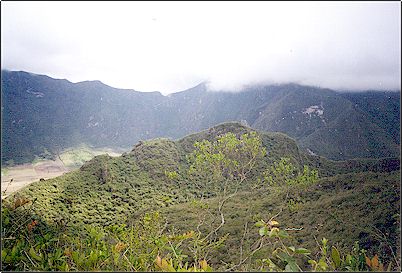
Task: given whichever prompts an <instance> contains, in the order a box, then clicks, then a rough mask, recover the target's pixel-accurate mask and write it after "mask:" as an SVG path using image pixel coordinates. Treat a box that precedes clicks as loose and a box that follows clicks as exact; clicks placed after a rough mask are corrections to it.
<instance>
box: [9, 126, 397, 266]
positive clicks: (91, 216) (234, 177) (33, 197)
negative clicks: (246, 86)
mask: <svg viewBox="0 0 402 273" xmlns="http://www.w3.org/2000/svg"><path fill="white" fill-rule="evenodd" d="M234 128H235V129H236V130H234ZM228 130H229V131H230V130H234V131H233V134H228V133H230V132H228ZM204 137H205V140H207V141H203V140H204ZM218 140H220V141H218ZM195 142H198V144H197V145H196V147H194V146H193V144H194V143H195ZM264 150H268V151H269V153H268V156H267V155H265V156H264V154H265V151H264ZM249 151H254V152H250V153H248V152H249ZM188 154H191V156H190V158H191V159H190V162H187V161H186V155H188ZM197 155H198V156H199V158H200V159H199V161H198V162H197ZM284 157H286V158H288V159H282V160H281V158H284ZM251 159H255V160H254V162H253V163H250V164H248V162H250V161H252V160H251ZM205 162H208V164H207V163H205ZM274 162H276V163H274ZM386 162H388V161H386ZM386 162H385V161H376V162H374V161H370V162H365V161H360V160H356V161H354V163H353V164H351V165H350V166H347V164H349V163H351V162H350V161H349V162H340V163H339V164H338V163H334V162H330V163H328V161H325V160H324V159H322V160H321V161H319V163H320V164H322V165H321V167H320V169H319V171H320V176H321V173H322V172H324V173H325V174H326V175H324V176H321V177H320V178H318V175H317V173H318V172H316V171H315V170H313V169H316V167H315V166H317V165H314V164H315V163H311V162H309V161H306V160H305V158H304V157H302V156H301V155H300V154H299V152H298V149H297V146H296V145H295V144H294V142H293V141H292V140H291V139H289V138H288V137H286V136H284V135H282V134H277V133H274V134H270V133H252V132H251V131H250V130H249V129H247V128H245V127H239V126H237V127H236V126H235V125H234V124H230V125H221V126H218V127H217V128H213V130H207V131H204V132H203V133H201V134H199V135H192V136H189V137H187V138H185V139H182V140H180V141H170V140H166V139H158V140H154V141H149V142H148V141H146V142H142V143H139V144H138V146H136V147H135V148H134V149H133V151H132V152H130V153H125V154H123V155H122V156H121V157H117V158H112V157H109V156H107V155H102V156H96V157H95V158H93V159H92V160H91V161H89V162H86V163H85V164H84V165H83V166H82V167H81V168H80V169H79V170H77V171H75V172H71V173H68V174H66V175H64V176H61V177H58V178H55V179H49V180H46V181H41V182H38V183H33V184H31V185H30V186H28V187H26V188H24V189H23V190H21V191H20V192H18V194H14V195H10V196H9V197H7V198H6V199H4V200H3V201H4V202H3V204H2V223H3V228H4V229H3V233H2V242H3V249H2V266H3V267H2V270H47V271H52V270H60V271H75V270H80V271H92V270H101V271H137V270H146V271H155V270H156V271H165V270H169V271H173V270H174V271H209V270H212V269H213V270H217V271H223V270H228V269H230V268H233V269H232V270H243V271H256V270H260V269H261V270H275V271H279V270H296V268H297V266H299V267H300V268H301V269H302V270H313V269H314V270H323V268H327V269H332V268H337V269H336V270H338V269H339V268H341V269H339V270H351V269H358V270H368V269H370V270H374V269H381V268H383V269H386V268H390V269H397V270H399V264H398V263H397V262H396V261H398V252H399V251H398V250H399V248H400V245H399V243H398V242H399V238H400V235H399V234H400V224H399V216H398V213H400V212H399V210H400V205H399V200H400V183H399V181H400V173H399V172H398V171H396V172H395V171H394V172H392V173H388V172H386V171H385V170H387V168H388V167H387V166H383V167H381V165H382V164H383V163H386ZM327 163H328V164H327ZM325 164H327V165H325ZM337 164H338V165H337ZM356 164H359V165H356ZM304 165H308V167H306V166H304ZM190 166H192V172H193V173H191V175H189V174H188V173H187V172H186V170H188V169H189V168H191V167H190ZM334 166H335V168H334V171H333V172H334V173H338V172H339V173H343V174H341V175H333V174H332V175H331V176H332V177H328V176H329V175H328V174H329V172H328V171H330V170H331V168H332V167H334ZM354 166H357V167H356V169H353V168H354ZM365 166H366V167H367V166H369V168H368V169H367V170H373V172H369V171H367V172H365V173H353V172H352V171H353V170H356V172H358V171H361V170H365V169H364V168H366V167H365ZM373 166H378V168H372V167H373ZM370 168H372V169H370ZM265 170H267V171H266V172H265V176H266V179H261V178H263V171H265ZM325 171H327V172H325ZM345 173H346V174H345ZM269 177H272V183H271V184H269V183H268V182H267V181H268V179H269ZM259 178H260V181H261V185H263V186H264V189H265V190H262V189H261V188H260V189H256V188H254V186H255V184H256V182H257V179H259ZM222 182H223V183H222ZM239 182H241V183H239ZM196 183H198V184H199V185H200V186H201V187H200V188H197V186H195V184H196ZM203 183H204V184H203ZM208 183H209V184H208ZM224 183H227V184H226V188H225V184H224ZM216 184H217V185H216ZM203 185H207V187H204V186H203ZM224 189H226V192H224V191H223V190H224ZM217 190H222V191H223V192H222V191H221V192H219V191H217ZM218 193H219V194H218ZM220 193H222V194H220ZM223 193H224V194H223ZM233 193H236V194H234V195H232V194H233ZM278 193H279V194H278ZM285 193H288V197H287V198H286V199H285V200H284V198H283V197H284V194H285ZM200 196H203V197H204V198H203V199H200V198H198V197H200ZM229 196H230V198H229V199H227V200H225V198H222V197H229ZM223 200H225V201H226V202H225V204H224V207H222V204H223V203H222V201H223ZM286 208H288V209H286ZM152 211H159V213H157V212H155V213H152ZM219 212H223V214H224V221H222V220H221V218H220V214H219ZM276 212H280V214H279V215H278V216H277V217H276V218H277V219H280V221H281V224H280V225H279V223H275V221H274V220H273V219H271V221H260V222H259V223H258V224H257V225H258V229H255V230H254V229H253V228H250V225H248V224H249V223H253V222H255V221H257V220H259V219H266V218H265V217H264V216H265V215H267V214H271V215H272V214H274V213H276ZM161 215H163V216H164V218H162V217H161ZM221 223H223V224H222V226H221ZM209 234H211V235H210V236H209ZM315 237H318V238H322V237H325V238H328V241H330V242H336V244H335V245H333V246H331V245H329V243H328V242H326V247H325V248H323V247H322V243H323V242H322V240H320V246H319V247H317V243H316V241H315V239H314V238H315ZM355 241H358V242H359V243H358V245H357V247H358V249H357V247H355V250H354V249H352V250H350V246H353V244H354V242H355ZM260 242H262V243H263V244H262V246H261V248H260V247H259V246H260V245H259V244H258V243H260ZM281 242H282V243H283V245H282V243H281ZM284 246H285V247H284ZM322 249H325V252H323V250H322ZM362 249H365V250H366V251H367V252H362ZM275 250H277V251H276V252H275ZM363 254H364V255H363ZM394 254H395V257H394ZM348 255H349V256H348ZM376 255H377V256H376ZM158 257H159V258H158ZM366 257H367V259H369V260H370V262H369V263H368V260H367V259H366ZM368 257H370V258H368ZM375 257H377V258H375ZM264 259H265V260H264ZM362 259H363V260H362ZM308 260H311V261H312V262H311V263H310V264H309V263H308ZM313 261H315V262H316V264H314V262H313ZM362 261H363V262H362ZM381 264H382V266H381ZM297 269H299V268H297Z"/></svg>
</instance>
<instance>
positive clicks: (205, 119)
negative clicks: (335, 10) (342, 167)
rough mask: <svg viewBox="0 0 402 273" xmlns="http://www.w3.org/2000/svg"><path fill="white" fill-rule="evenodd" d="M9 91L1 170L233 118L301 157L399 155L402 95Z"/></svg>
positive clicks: (18, 84) (30, 79)
mask: <svg viewBox="0 0 402 273" xmlns="http://www.w3.org/2000/svg"><path fill="white" fill-rule="evenodd" d="M1 92H2V140H1V141H2V142H1V146H2V153H1V154H2V164H3V165H7V164H8V165H10V163H12V162H14V163H17V164H19V163H24V162H31V161H32V160H34V158H35V156H41V155H47V154H49V153H50V156H56V155H58V154H59V153H60V152H61V151H63V150H65V149H68V148H71V147H75V146H77V145H80V144H82V143H84V144H86V145H89V146H94V147H111V148H119V147H123V148H125V149H129V147H131V145H133V143H136V142H137V141H140V140H146V139H152V138H157V137H169V138H182V137H184V136H185V135H187V134H191V133H195V132H198V131H200V130H203V129H207V128H209V127H212V126H215V125H217V124H219V123H222V122H228V121H235V120H237V121H243V122H244V123H246V124H248V125H249V126H251V127H252V128H255V129H258V130H263V131H277V132H282V133H285V134H287V135H289V136H291V137H292V138H294V139H295V140H296V141H297V143H298V144H299V146H300V148H301V149H303V150H307V149H309V150H310V151H311V152H312V153H315V154H317V155H320V156H325V157H327V158H330V159H334V160H345V159H351V158H368V157H370V158H383V157H395V156H396V157H398V156H400V153H399V149H400V142H399V139H400V133H399V131H400V92H364V93H361V94H360V93H359V94H355V93H337V92H335V91H333V90H329V89H323V88H316V87H311V86H302V85H297V84H283V85H267V86H258V85H256V86H248V87H245V89H244V90H243V91H242V92H237V93H235V92H231V90H221V91H220V92H210V91H208V89H207V85H206V84H205V83H203V84H200V85H197V86H195V87H193V88H190V89H188V90H185V91H182V92H177V93H173V94H171V95H169V96H163V95H161V94H160V93H159V92H151V93H144V92H137V91H134V90H125V89H117V88H112V87H110V86H107V85H105V84H103V83H101V82H99V81H86V82H79V83H71V82H69V81H67V80H56V79H52V78H50V77H47V76H43V75H35V74H31V73H27V72H11V71H4V70H3V71H2V89H1ZM11 160H12V161H11Z"/></svg>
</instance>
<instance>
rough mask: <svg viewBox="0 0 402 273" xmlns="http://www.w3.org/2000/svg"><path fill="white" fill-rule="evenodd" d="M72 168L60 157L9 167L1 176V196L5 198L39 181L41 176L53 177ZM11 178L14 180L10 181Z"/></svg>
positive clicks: (45, 177)
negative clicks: (66, 165)
mask: <svg viewBox="0 0 402 273" xmlns="http://www.w3.org/2000/svg"><path fill="white" fill-rule="evenodd" d="M71 170H72V168H67V167H65V166H64V164H63V162H62V161H61V160H60V159H57V160H55V161H51V160H47V161H42V162H38V163H35V164H23V165H19V166H16V167H11V168H7V173H6V174H5V175H2V176H1V198H2V199H3V198H5V197H6V196H7V195H9V194H10V193H12V192H15V191H17V190H19V189H21V188H23V187H25V186H27V185H29V184H31V183H32V182H36V181H39V179H41V178H44V179H49V178H53V177H56V176H60V175H62V174H64V173H66V172H69V171H71ZM11 179H12V182H11V183H10V181H11ZM4 191H5V192H4Z"/></svg>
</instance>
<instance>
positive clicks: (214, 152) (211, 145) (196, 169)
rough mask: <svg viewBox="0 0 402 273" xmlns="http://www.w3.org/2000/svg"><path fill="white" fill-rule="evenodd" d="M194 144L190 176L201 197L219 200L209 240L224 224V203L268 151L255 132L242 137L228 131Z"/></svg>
mask: <svg viewBox="0 0 402 273" xmlns="http://www.w3.org/2000/svg"><path fill="white" fill-rule="evenodd" d="M194 147H195V150H194V151H193V152H192V153H191V154H190V156H189V158H188V159H189V162H190V164H191V165H190V168H189V174H190V177H191V178H192V181H193V182H194V183H195V185H196V186H197V187H198V189H199V190H200V191H201V200H202V199H203V198H204V197H205V195H207V194H211V193H212V194H213V195H215V196H216V197H217V199H218V215H219V217H220V222H219V224H218V226H217V227H215V228H213V230H212V231H211V232H210V233H209V234H208V235H207V236H206V237H205V239H210V237H211V236H212V235H213V234H216V232H217V231H218V230H219V229H220V228H221V227H222V226H223V225H224V223H225V217H224V213H223V206H224V204H225V202H226V201H227V200H228V199H230V198H232V197H233V196H235V195H236V194H237V192H238V190H239V188H240V187H241V186H242V184H244V182H245V181H246V180H247V179H248V178H249V177H250V174H251V172H252V170H253V169H254V168H255V167H256V164H257V162H258V161H259V160H260V159H261V158H263V157H264V156H265V155H266V150H265V148H264V147H263V146H262V142H261V139H260V137H259V136H258V134H257V133H256V132H250V133H246V134H243V135H241V136H240V137H237V136H236V135H235V134H234V133H226V134H224V135H221V136H218V137H217V138H216V140H215V141H213V142H211V141H208V140H203V141H201V142H196V143H195V144H194Z"/></svg>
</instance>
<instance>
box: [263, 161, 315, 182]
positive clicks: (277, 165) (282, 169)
mask: <svg viewBox="0 0 402 273" xmlns="http://www.w3.org/2000/svg"><path fill="white" fill-rule="evenodd" d="M263 174H264V179H265V181H267V183H268V185H270V186H287V187H291V186H296V185H297V186H301V187H307V186H309V185H311V184H314V183H316V182H317V181H318V171H317V170H310V168H309V167H308V166H307V165H305V166H304V167H303V172H300V173H299V172H298V171H297V168H296V167H295V166H294V165H293V164H292V163H291V162H290V159H289V158H281V160H280V162H274V165H273V166H271V167H270V168H268V169H267V170H266V171H265V172H264V173H263Z"/></svg>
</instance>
